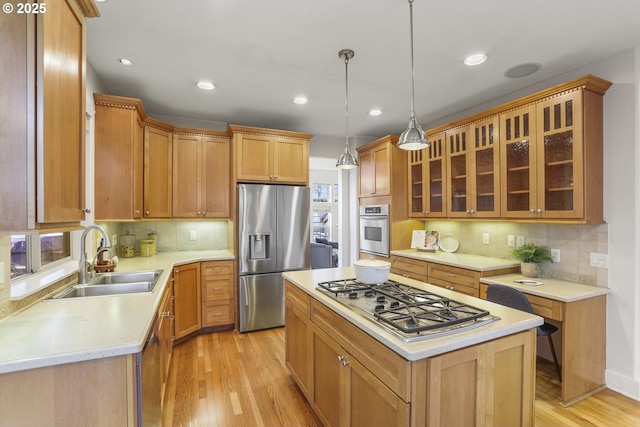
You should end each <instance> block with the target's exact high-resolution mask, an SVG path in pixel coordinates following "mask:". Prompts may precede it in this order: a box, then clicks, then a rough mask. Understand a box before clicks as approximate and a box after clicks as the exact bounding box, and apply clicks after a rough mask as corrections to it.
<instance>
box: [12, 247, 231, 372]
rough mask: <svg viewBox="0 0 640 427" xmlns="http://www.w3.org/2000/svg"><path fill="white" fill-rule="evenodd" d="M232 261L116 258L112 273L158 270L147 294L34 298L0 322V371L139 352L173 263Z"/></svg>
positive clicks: (179, 255)
mask: <svg viewBox="0 0 640 427" xmlns="http://www.w3.org/2000/svg"><path fill="white" fill-rule="evenodd" d="M230 259H234V256H233V254H232V253H231V252H229V251H226V250H215V251H191V252H161V253H158V254H157V255H155V256H153V257H134V258H125V259H121V260H120V263H119V264H118V267H117V271H138V270H163V272H162V274H161V276H160V278H159V279H158V283H157V284H156V286H155V288H154V289H153V291H152V292H146V293H137V294H127V295H113V296H100V297H87V298H69V299H64V300H55V301H47V300H44V301H39V302H37V303H35V304H34V305H32V306H31V307H28V308H26V309H24V310H22V311H20V312H18V313H16V314H13V315H11V316H8V317H6V318H5V319H3V320H2V321H0V342H2V346H0V373H7V372H13V371H20V370H24V369H33V368H40V367H44V366H52V365H58V364H63V363H72V362H79V361H83V360H91V359H98V358H101V357H111V356H120V355H124V354H133V353H138V352H140V351H142V348H143V346H144V343H145V339H146V337H147V333H148V332H149V329H150V328H151V326H152V324H153V321H154V319H155V316H156V314H157V310H158V306H159V304H160V300H161V298H162V294H163V292H164V290H165V288H166V286H167V282H168V279H169V276H170V275H171V270H172V269H173V267H174V266H176V265H181V264H187V263H191V262H200V261H216V260H230Z"/></svg>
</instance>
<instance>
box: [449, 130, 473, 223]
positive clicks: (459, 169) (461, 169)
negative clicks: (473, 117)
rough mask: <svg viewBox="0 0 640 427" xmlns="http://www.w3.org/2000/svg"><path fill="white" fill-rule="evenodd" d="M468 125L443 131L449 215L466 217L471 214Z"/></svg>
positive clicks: (451, 216)
mask: <svg viewBox="0 0 640 427" xmlns="http://www.w3.org/2000/svg"><path fill="white" fill-rule="evenodd" d="M469 130H470V126H469V125H467V126H462V127H459V128H455V129H450V130H447V131H446V132H445V141H446V143H445V144H446V147H447V160H448V163H447V184H448V185H449V189H450V191H449V217H450V218H457V217H467V216H468V215H469V214H471V203H470V201H469V199H470V197H469V196H470V193H469V192H470V189H471V186H470V182H469V180H470V176H469V173H468V169H469V168H468V165H467V159H468V156H469V151H470V145H469V144H468V143H467V138H468V136H469V133H470V132H469Z"/></svg>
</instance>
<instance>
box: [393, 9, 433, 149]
mask: <svg viewBox="0 0 640 427" xmlns="http://www.w3.org/2000/svg"><path fill="white" fill-rule="evenodd" d="M409 21H410V26H409V28H410V31H411V118H410V119H409V127H408V128H407V130H405V131H404V132H402V134H401V135H400V138H399V139H398V148H401V149H403V150H422V149H423V148H427V147H428V146H429V141H428V140H427V137H426V135H425V134H424V131H423V130H422V128H421V127H420V125H419V124H418V120H417V119H416V112H415V85H414V74H415V73H414V67H413V0H409Z"/></svg>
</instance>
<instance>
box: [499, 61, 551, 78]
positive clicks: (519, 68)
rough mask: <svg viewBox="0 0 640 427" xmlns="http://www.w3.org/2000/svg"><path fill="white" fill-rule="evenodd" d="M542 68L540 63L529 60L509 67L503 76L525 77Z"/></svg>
mask: <svg viewBox="0 0 640 427" xmlns="http://www.w3.org/2000/svg"><path fill="white" fill-rule="evenodd" d="M540 68H542V65H540V64H538V63H536V62H529V63H527V64H520V65H516V66H515V67H513V68H509V69H508V70H507V71H505V72H504V76H505V77H509V78H510V79H517V78H520V77H526V76H528V75H531V74H533V73H535V72H536V71H538V70H539V69H540Z"/></svg>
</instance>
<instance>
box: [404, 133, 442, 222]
mask: <svg viewBox="0 0 640 427" xmlns="http://www.w3.org/2000/svg"><path fill="white" fill-rule="evenodd" d="M427 137H428V140H429V144H430V145H429V148H425V149H424V150H415V151H409V153H408V173H409V193H410V194H409V216H410V217H412V218H443V217H445V216H446V214H447V211H446V197H447V177H446V156H445V134H444V132H439V133H436V134H432V135H428V136H427Z"/></svg>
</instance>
